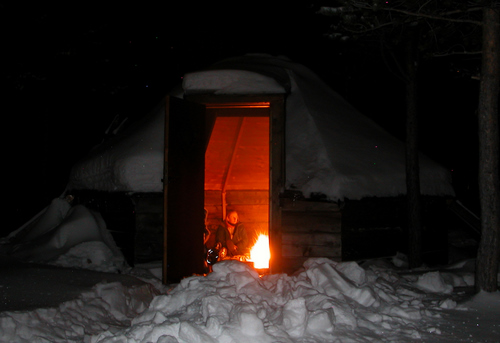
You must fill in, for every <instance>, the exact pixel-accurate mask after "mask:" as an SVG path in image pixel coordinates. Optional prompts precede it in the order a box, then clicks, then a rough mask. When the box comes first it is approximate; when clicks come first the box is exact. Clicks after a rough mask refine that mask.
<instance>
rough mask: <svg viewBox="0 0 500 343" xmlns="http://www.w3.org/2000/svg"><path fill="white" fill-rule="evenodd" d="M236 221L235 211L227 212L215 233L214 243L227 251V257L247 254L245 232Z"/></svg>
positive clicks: (236, 214)
mask: <svg viewBox="0 0 500 343" xmlns="http://www.w3.org/2000/svg"><path fill="white" fill-rule="evenodd" d="M238 219H239V218H238V213H237V212H236V211H230V212H228V214H227V216H226V220H225V221H224V222H222V223H221V225H219V227H218V228H217V231H216V233H215V237H216V238H215V240H216V243H217V244H219V243H220V245H221V246H222V247H223V248H226V249H227V256H229V257H233V256H236V255H245V254H248V253H249V248H248V237H247V232H246V230H245V228H244V227H243V225H242V224H241V223H240V222H239V221H238Z"/></svg>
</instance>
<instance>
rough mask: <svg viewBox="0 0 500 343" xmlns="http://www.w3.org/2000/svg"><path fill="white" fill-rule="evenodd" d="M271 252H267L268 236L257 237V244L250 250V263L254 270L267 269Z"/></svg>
mask: <svg viewBox="0 0 500 343" xmlns="http://www.w3.org/2000/svg"><path fill="white" fill-rule="evenodd" d="M270 258H271V252H270V251H269V236H267V235H262V234H261V235H259V238H257V242H255V245H254V246H253V247H252V249H251V250H250V261H252V262H253V266H254V268H256V269H265V268H269V259H270Z"/></svg>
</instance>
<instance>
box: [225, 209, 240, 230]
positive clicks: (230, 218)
mask: <svg viewBox="0 0 500 343" xmlns="http://www.w3.org/2000/svg"><path fill="white" fill-rule="evenodd" d="M226 223H227V224H229V225H231V226H235V225H236V224H237V223H238V212H236V211H229V212H228V213H227V215H226Z"/></svg>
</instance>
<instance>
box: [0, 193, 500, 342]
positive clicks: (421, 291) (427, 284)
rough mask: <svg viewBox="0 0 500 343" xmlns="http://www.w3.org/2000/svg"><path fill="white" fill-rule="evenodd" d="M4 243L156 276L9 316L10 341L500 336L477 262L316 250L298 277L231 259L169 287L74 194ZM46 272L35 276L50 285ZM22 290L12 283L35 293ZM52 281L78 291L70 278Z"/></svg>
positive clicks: (5, 337)
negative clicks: (120, 247) (425, 264)
mask: <svg viewBox="0 0 500 343" xmlns="http://www.w3.org/2000/svg"><path fill="white" fill-rule="evenodd" d="M0 243H2V244H0V252H2V254H3V255H7V256H10V257H11V258H18V259H24V260H30V261H34V262H37V263H45V264H50V265H55V266H59V267H65V268H67V270H68V271H69V272H68V274H67V276H63V278H71V279H75V280H76V279H78V278H77V277H75V272H76V273H77V272H78V270H81V271H82V273H83V271H87V270H92V271H94V272H107V273H108V274H109V272H113V273H122V274H126V275H128V276H135V277H136V278H138V279H140V280H142V281H144V282H140V283H137V284H127V285H125V284H123V283H122V282H117V281H112V282H106V281H102V282H97V284H96V285H95V286H94V287H93V288H92V289H90V290H88V291H85V292H83V293H82V294H80V296H79V297H77V298H75V297H72V298H71V299H73V300H68V301H64V302H62V303H61V301H59V302H56V303H54V304H52V305H53V306H49V307H43V308H36V309H35V310H28V311H27V310H24V311H23V310H20V311H10V310H9V311H4V312H0V342H16V343H24V342H85V343H110V342H120V343H125V342H127V343H136V342H141V343H149V342H162V343H166V342H283V343H284V342H297V343H298V342H301V343H302V342H308V343H309V342H311V343H313V342H342V343H344V342H349V343H357V342H500V320H499V319H498V318H500V292H497V293H494V294H488V293H480V294H478V295H475V296H473V297H472V292H471V291H472V286H473V282H474V261H473V260H468V261H464V262H462V263H460V264H455V265H453V266H448V267H446V268H440V269H435V270H429V269H425V268H422V269H419V270H408V269H407V268H405V258H404V256H402V255H400V254H398V255H396V256H394V257H393V258H392V259H391V260H388V259H379V260H368V261H364V262H363V263H357V262H342V263H338V262H334V261H331V260H329V259H326V258H312V259H309V260H307V261H306V262H305V263H304V265H303V268H301V269H300V270H297V271H296V272H295V273H294V274H293V275H287V274H265V275H259V274H258V273H257V272H256V271H255V270H254V269H252V268H250V267H249V266H248V265H246V264H244V263H242V262H239V261H224V262H219V263H217V264H215V265H214V266H213V272H212V273H210V274H208V275H206V276H192V277H189V278H185V279H183V280H182V281H181V282H180V283H179V284H175V285H162V284H161V282H160V280H159V275H160V271H161V265H160V266H158V265H154V264H153V265H141V266H136V267H135V268H131V267H129V266H127V265H126V263H125V261H124V259H123V256H121V254H120V253H119V251H117V248H116V246H115V245H114V242H113V240H112V239H110V237H109V232H107V230H106V228H105V224H103V222H102V218H100V216H99V215H98V214H97V213H93V212H92V211H90V210H88V209H86V208H84V207H83V206H74V207H71V206H68V199H56V200H54V201H53V202H52V204H51V205H50V206H49V207H48V208H47V209H45V210H44V211H42V212H40V214H39V215H38V216H37V217H36V218H35V219H34V220H33V221H31V222H30V223H27V224H26V225H25V226H24V227H23V228H21V229H20V230H17V231H16V232H13V233H12V234H11V235H9V236H8V237H6V238H4V239H3V240H2V241H1V242H0ZM11 268H13V267H12V266H11ZM78 268H79V269H78ZM59 272H61V270H59ZM43 273H44V272H43V270H39V272H38V273H35V274H29V275H26V278H29V280H30V282H34V285H35V286H34V287H41V286H39V285H41V283H40V282H37V281H38V279H37V278H41V277H42V276H43ZM18 274H19V273H18ZM94 275H95V274H94ZM102 275H103V277H102V278H103V280H104V279H105V278H106V277H105V275H106V273H103V274H102ZM45 279H47V278H46V277H45ZM21 280H23V279H21ZM80 280H81V278H80ZM99 280H101V279H99ZM40 281H41V280H40ZM20 282H22V283H27V281H20ZM18 283H19V281H18ZM20 286H21V285H16V284H10V285H3V284H2V285H0V287H10V288H13V289H14V292H12V291H11V292H10V293H8V294H9V296H11V297H16V296H18V297H24V296H26V295H25V294H23V292H25V290H26V287H20ZM23 286H25V285H23ZM45 287H51V288H53V289H51V290H50V291H51V292H52V293H54V292H58V293H59V294H62V293H64V292H66V291H68V289H67V288H65V287H66V286H65V283H64V282H62V280H61V279H53V284H50V282H49V283H48V284H47V283H46V284H45ZM16 289H17V293H16V291H15V290H16ZM21 290H23V291H21ZM37 291H39V290H38V289H37ZM0 294H2V292H0ZM4 294H7V293H5V292H4ZM40 294H42V295H43V294H48V291H45V292H41V293H40ZM7 300H8V299H3V301H7Z"/></svg>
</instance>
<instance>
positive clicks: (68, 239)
mask: <svg viewBox="0 0 500 343" xmlns="http://www.w3.org/2000/svg"><path fill="white" fill-rule="evenodd" d="M70 201H71V199H64V198H56V199H54V200H53V201H52V202H51V204H50V205H49V206H48V207H47V208H46V209H44V210H43V211H41V212H40V213H39V214H38V215H37V216H35V217H34V218H33V219H32V220H31V221H29V222H28V223H26V224H25V225H24V226H22V227H21V228H19V229H18V230H16V231H14V232H12V233H11V234H10V235H9V236H8V237H6V238H4V239H3V241H2V242H1V243H2V244H1V245H0V251H2V252H4V253H7V254H9V255H11V256H13V257H16V258H18V259H20V260H24V261H30V262H38V263H50V264H55V265H58V266H62V267H77V268H84V269H90V270H96V271H103V272H120V271H123V270H125V269H127V268H128V266H127V263H126V261H125V257H124V256H123V254H122V253H121V251H120V250H119V248H118V247H117V246H116V244H115V242H114V240H113V237H112V236H111V234H110V232H109V231H108V230H107V228H106V223H105V222H104V220H103V219H102V217H101V215H100V214H99V213H97V212H94V211H91V210H89V209H88V208H86V207H85V206H82V205H76V206H73V207H72V206H71V205H70Z"/></svg>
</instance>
